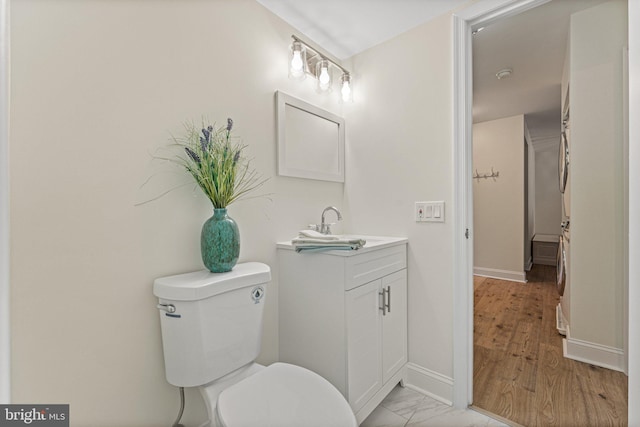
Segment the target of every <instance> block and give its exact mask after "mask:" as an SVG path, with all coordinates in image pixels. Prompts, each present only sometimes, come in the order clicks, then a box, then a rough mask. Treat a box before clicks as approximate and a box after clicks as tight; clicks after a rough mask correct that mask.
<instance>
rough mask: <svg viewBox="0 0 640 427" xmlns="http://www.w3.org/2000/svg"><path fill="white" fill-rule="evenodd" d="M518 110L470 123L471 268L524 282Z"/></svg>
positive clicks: (522, 158)
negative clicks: (472, 240) (472, 177)
mask: <svg viewBox="0 0 640 427" xmlns="http://www.w3.org/2000/svg"><path fill="white" fill-rule="evenodd" d="M524 129H525V128H524V116H522V115H520V116H513V117H507V118H504V119H498V120H492V121H488V122H483V123H475V124H474V125H473V171H474V173H475V172H476V171H478V173H479V174H480V176H482V175H484V174H485V173H489V174H490V173H491V168H493V170H494V171H495V172H499V176H498V177H497V178H486V179H485V178H480V179H477V178H476V179H474V180H473V229H474V232H475V236H474V251H473V258H474V273H475V274H479V275H486V276H491V277H498V278H503V279H506V280H516V281H521V282H524V281H526V280H525V279H526V278H525V273H524V236H525V210H524V209H525V206H524V201H525V200H524V199H525V194H524V185H525V175H524V173H525V171H524V170H525V168H524V161H525V156H524V150H525V142H524V140H525V139H524Z"/></svg>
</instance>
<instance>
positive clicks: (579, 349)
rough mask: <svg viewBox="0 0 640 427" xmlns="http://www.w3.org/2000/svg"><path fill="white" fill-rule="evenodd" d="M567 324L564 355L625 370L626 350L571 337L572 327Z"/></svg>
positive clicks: (604, 366)
mask: <svg viewBox="0 0 640 427" xmlns="http://www.w3.org/2000/svg"><path fill="white" fill-rule="evenodd" d="M566 326H567V337H566V338H563V340H562V353H563V355H564V357H566V358H567V359H573V360H577V361H578V362H584V363H589V364H591V365H595V366H600V367H601V368H607V369H612V370H614V371H619V372H624V351H622V350H621V349H619V348H615V347H609V346H607V345H601V344H596V343H592V342H588V341H583V340H579V339H575V338H571V329H570V328H569V325H566Z"/></svg>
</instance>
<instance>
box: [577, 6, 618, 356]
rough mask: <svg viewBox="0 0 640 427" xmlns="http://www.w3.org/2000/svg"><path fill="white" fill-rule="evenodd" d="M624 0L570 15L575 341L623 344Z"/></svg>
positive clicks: (606, 344) (615, 345)
mask: <svg viewBox="0 0 640 427" xmlns="http://www.w3.org/2000/svg"><path fill="white" fill-rule="evenodd" d="M626 24H627V13H626V2H625V1H621V0H616V1H611V2H608V3H604V4H602V5H599V6H596V7H593V8H590V9H587V10H584V11H582V12H579V13H576V14H574V15H572V17H571V48H570V61H569V63H570V76H569V79H570V95H569V96H570V103H571V167H570V173H571V182H572V185H571V260H570V263H569V264H570V268H571V302H570V304H571V310H570V311H571V319H570V327H571V329H570V330H571V337H572V338H574V339H579V340H583V341H587V342H590V343H595V344H600V345H604V346H609V347H613V348H617V349H621V348H622V347H623V336H622V334H623V327H622V324H623V303H624V301H623V281H624V280H623V279H624V275H623V271H622V269H623V241H624V240H623V236H622V230H623V213H622V209H623V200H624V199H623V197H624V195H623V188H624V186H623V179H624V176H623V170H624V168H623V159H622V153H623V131H622V126H623V116H622V114H623V109H622V46H624V45H626V43H627V31H626V28H627V27H626Z"/></svg>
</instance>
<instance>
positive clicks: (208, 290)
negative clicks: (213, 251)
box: [153, 262, 271, 301]
mask: <svg viewBox="0 0 640 427" xmlns="http://www.w3.org/2000/svg"><path fill="white" fill-rule="evenodd" d="M270 280H271V269H270V268H269V266H268V265H266V264H262V263H260V262H247V263H243V264H237V265H236V266H235V267H234V268H233V270H231V271H229V272H227V273H212V272H210V271H208V270H200V271H194V272H192V273H185V274H177V275H175V276H168V277H161V278H159V279H156V280H155V281H154V282H153V294H154V295H155V296H157V297H158V298H163V299H166V300H175V301H197V300H201V299H205V298H209V297H211V296H214V295H218V294H221V293H224V292H228V291H231V290H234V289H239V288H243V287H248V286H254V285H259V284H262V283H267V282H269V281H270Z"/></svg>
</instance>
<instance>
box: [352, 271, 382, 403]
mask: <svg viewBox="0 0 640 427" xmlns="http://www.w3.org/2000/svg"><path fill="white" fill-rule="evenodd" d="M380 286H381V280H375V281H373V282H370V283H367V284H365V285H362V286H360V287H358V288H355V289H352V290H350V291H347V292H346V296H345V298H346V311H347V314H346V316H347V361H348V362H347V372H348V373H347V383H348V386H347V389H348V400H349V404H350V405H351V408H352V409H353V411H354V412H357V411H358V410H360V408H362V406H364V404H365V403H367V402H368V401H369V399H371V397H373V395H374V394H375V393H376V392H377V391H378V390H379V389H380V387H382V371H381V369H380V365H381V346H382V339H381V335H382V334H381V320H382V316H381V314H382V312H381V311H380V307H381V297H380V295H379V289H380ZM378 313H380V314H378Z"/></svg>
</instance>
